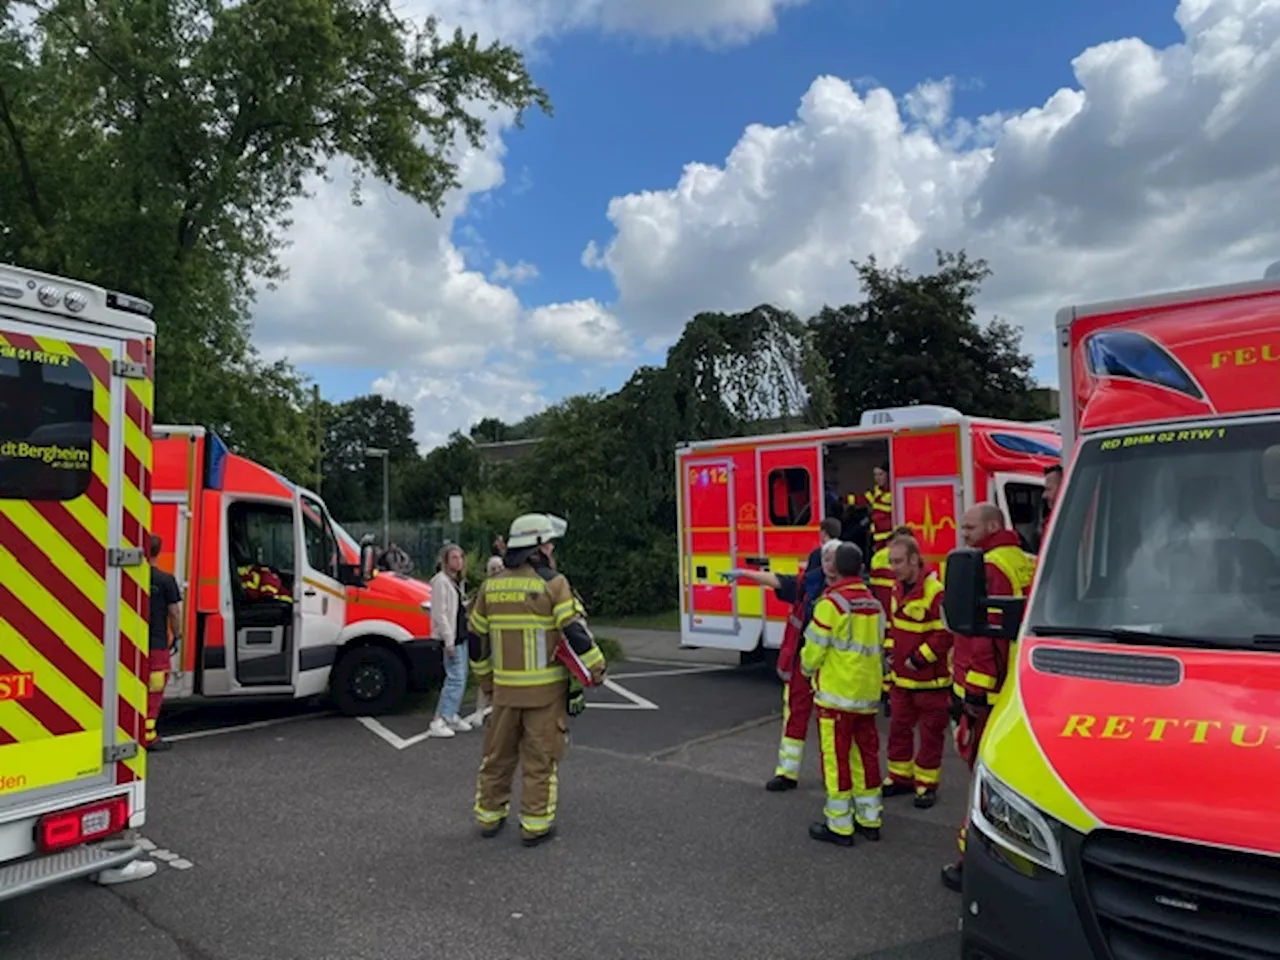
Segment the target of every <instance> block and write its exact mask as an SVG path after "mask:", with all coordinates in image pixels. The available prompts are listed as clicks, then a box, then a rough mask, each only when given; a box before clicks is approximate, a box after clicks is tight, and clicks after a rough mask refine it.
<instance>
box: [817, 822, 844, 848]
mask: <svg viewBox="0 0 1280 960" xmlns="http://www.w3.org/2000/svg"><path fill="white" fill-rule="evenodd" d="M809 839H810V840H819V841H821V842H822V843H834V844H835V845H836V846H837V847H852V846H853V837H847V836H845V835H844V834H843V833H836V832H835V831H834V830H832V829H831V828H830V827H828V826H827V825H826V824H825V823H811V824H809Z"/></svg>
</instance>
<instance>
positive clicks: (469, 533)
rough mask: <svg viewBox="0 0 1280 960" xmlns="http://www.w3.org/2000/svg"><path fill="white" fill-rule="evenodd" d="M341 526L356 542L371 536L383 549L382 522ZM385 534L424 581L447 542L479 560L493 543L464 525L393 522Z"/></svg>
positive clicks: (369, 521) (488, 537)
mask: <svg viewBox="0 0 1280 960" xmlns="http://www.w3.org/2000/svg"><path fill="white" fill-rule="evenodd" d="M342 526H343V528H344V529H345V530H346V531H347V532H348V533H349V534H351V535H352V536H353V537H355V538H356V540H360V539H361V538H362V537H364V536H365V535H366V534H372V535H373V541H374V543H376V544H377V545H378V546H380V547H383V546H386V544H384V543H383V542H382V521H381V520H367V521H353V522H351V523H345V522H344V523H343V524H342ZM388 533H389V534H390V538H391V542H392V543H394V544H396V545H397V546H398V547H399V548H400V549H401V550H403V551H404V552H405V553H407V554H408V555H409V559H411V560H412V561H413V573H414V576H417V577H422V578H424V579H427V578H430V577H431V576H432V575H433V574H434V573H435V572H436V557H437V555H439V553H440V548H441V547H442V546H444V544H445V543H446V542H449V541H452V542H453V543H457V544H459V545H461V546H462V548H463V549H464V550H466V551H467V552H468V553H476V552H479V553H480V554H481V556H482V557H487V556H488V551H489V546H490V544H491V543H492V542H493V534H492V533H488V532H485V531H479V530H476V531H473V530H471V529H469V527H468V525H467V524H465V523H443V522H440V521H429V522H419V521H414V520H393V521H391V523H390V525H389V526H388Z"/></svg>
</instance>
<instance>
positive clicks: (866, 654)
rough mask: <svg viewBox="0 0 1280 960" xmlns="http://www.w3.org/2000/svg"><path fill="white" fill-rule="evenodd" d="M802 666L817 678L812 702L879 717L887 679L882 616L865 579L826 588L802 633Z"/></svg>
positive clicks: (845, 581)
mask: <svg viewBox="0 0 1280 960" xmlns="http://www.w3.org/2000/svg"><path fill="white" fill-rule="evenodd" d="M804 640H805V643H804V647H803V648H802V649H801V651H800V665H801V669H803V670H804V673H805V675H806V676H809V677H813V678H814V681H813V687H814V696H813V699H814V702H815V703H816V704H818V706H820V707H828V708H830V709H832V710H845V711H848V712H851V713H876V712H878V711H879V709H880V687H881V680H882V678H883V675H884V671H883V664H882V657H883V652H884V611H883V610H882V609H881V607H880V604H878V603H877V602H876V600H875V598H874V597H873V596H871V592H870V591H869V590H868V589H867V588H866V585H865V584H864V583H863V582H862V581H861V580H841V581H839V582H837V583H834V584H832V585H831V586H830V587H828V588H827V592H826V593H824V594H823V595H822V598H821V599H820V600H819V601H818V603H817V605H816V606H815V607H814V610H813V619H812V620H810V621H809V626H808V627H807V628H806V629H805V632H804Z"/></svg>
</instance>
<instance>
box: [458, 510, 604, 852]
mask: <svg viewBox="0 0 1280 960" xmlns="http://www.w3.org/2000/svg"><path fill="white" fill-rule="evenodd" d="M567 526H568V525H567V524H566V523H565V521H563V520H561V519H560V518H559V517H553V516H550V515H548V514H540V513H535V514H527V515H525V516H522V517H517V518H516V520H515V521H514V522H513V523H512V524H511V532H510V534H509V535H508V537H507V541H506V547H507V553H506V556H505V557H504V564H505V569H504V570H503V571H502V572H500V573H498V574H496V575H494V576H492V577H490V578H489V579H488V580H486V581H485V582H484V584H483V585H482V586H481V588H480V592H479V594H478V595H477V597H476V600H475V603H474V604H473V605H472V608H471V614H470V617H469V619H468V632H469V638H468V642H469V645H470V656H471V669H472V671H473V672H474V673H475V675H476V678H477V682H478V683H479V685H480V689H481V690H483V691H484V692H485V694H486V695H488V696H489V697H490V698H491V699H490V702H491V703H492V705H493V713H492V714H491V715H490V717H489V723H488V726H487V727H486V728H485V737H484V758H483V759H482V760H481V762H480V773H479V776H478V777H477V783H476V804H475V815H476V821H477V822H478V823H479V825H480V830H481V835H482V836H485V837H493V836H496V835H497V834H498V832H499V831H500V830H501V829H502V827H503V825H504V824H505V823H506V820H507V813H508V810H509V808H510V803H511V784H512V780H513V779H514V777H515V771H516V765H517V764H519V766H520V767H521V768H522V770H523V774H524V776H523V782H522V784H521V791H520V830H521V834H522V836H523V839H524V843H525V845H526V846H535V845H537V844H538V843H541V842H542V841H543V840H546V839H548V838H549V837H551V835H552V834H553V833H554V831H555V816H556V801H557V797H558V793H559V764H560V760H561V758H562V757H563V755H564V749H565V743H566V739H567V734H568V720H567V715H568V712H569V709H570V707H569V702H570V700H573V701H574V702H575V705H577V706H579V707H580V705H581V704H580V703H577V702H578V701H580V700H581V699H582V695H581V690H580V689H575V690H572V691H571V689H570V672H569V669H568V668H567V667H566V666H565V665H564V664H565V663H566V662H575V663H576V664H578V666H579V667H580V668H585V669H586V670H588V671H589V672H590V678H589V679H590V681H591V682H592V683H599V682H600V681H602V680H603V679H604V673H605V662H604V655H603V654H602V653H601V652H600V648H599V647H598V646H596V642H595V640H594V639H593V638H592V636H591V633H590V631H588V629H587V625H586V620H585V617H584V616H583V613H582V606H581V604H580V602H579V601H578V600H577V598H576V596H575V594H574V592H573V589H572V588H571V587H570V586H569V581H568V580H567V579H565V577H564V576H563V575H561V574H559V573H557V572H556V570H555V567H554V565H553V563H552V561H551V553H552V551H553V549H554V543H553V541H554V540H556V539H557V538H560V537H563V536H564V533H565V530H566V528H567ZM561 644H567V645H568V647H569V648H570V650H571V651H572V653H573V654H576V657H570V656H568V653H569V651H559V649H558V648H559V647H560V645H561ZM575 712H577V711H576V710H575Z"/></svg>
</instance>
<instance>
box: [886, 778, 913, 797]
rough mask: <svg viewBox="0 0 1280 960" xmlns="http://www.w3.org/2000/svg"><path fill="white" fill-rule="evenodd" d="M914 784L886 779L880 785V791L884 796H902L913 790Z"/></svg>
mask: <svg viewBox="0 0 1280 960" xmlns="http://www.w3.org/2000/svg"><path fill="white" fill-rule="evenodd" d="M915 789H916V788H915V784H912V783H900V782H899V781H897V780H892V779H890V780H886V781H885V782H884V783H883V784H881V785H880V793H881V795H882V796H886V797H903V796H906V795H907V794H908V793H912V792H914V791H915Z"/></svg>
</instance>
